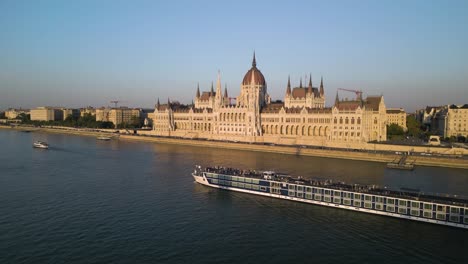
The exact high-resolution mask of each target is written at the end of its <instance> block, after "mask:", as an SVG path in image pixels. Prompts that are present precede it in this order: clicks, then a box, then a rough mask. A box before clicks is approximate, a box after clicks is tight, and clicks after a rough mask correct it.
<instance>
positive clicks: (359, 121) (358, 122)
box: [357, 117, 361, 125]
mask: <svg viewBox="0 0 468 264" xmlns="http://www.w3.org/2000/svg"><path fill="white" fill-rule="evenodd" d="M357 124H358V125H360V124H361V118H360V117H358V118H357Z"/></svg>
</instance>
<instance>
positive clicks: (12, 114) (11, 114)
mask: <svg viewBox="0 0 468 264" xmlns="http://www.w3.org/2000/svg"><path fill="white" fill-rule="evenodd" d="M20 114H26V115H29V114H30V110H29V109H21V108H20V109H14V108H10V109H8V110H6V111H5V118H7V119H16V117H17V116H18V115H20Z"/></svg>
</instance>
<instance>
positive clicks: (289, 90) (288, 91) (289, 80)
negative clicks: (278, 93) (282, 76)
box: [286, 76, 291, 95]
mask: <svg viewBox="0 0 468 264" xmlns="http://www.w3.org/2000/svg"><path fill="white" fill-rule="evenodd" d="M286 94H287V95H290V94H291V78H290V76H288V87H286Z"/></svg>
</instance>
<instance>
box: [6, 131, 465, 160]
mask: <svg viewBox="0 0 468 264" xmlns="http://www.w3.org/2000/svg"><path fill="white" fill-rule="evenodd" d="M0 128H3V129H13V130H19V131H25V130H27V131H31V132H35V131H37V132H46V133H61V134H71V135H77V136H92V137H97V136H102V135H103V133H105V132H102V131H85V130H65V129H57V128H33V127H7V126H0ZM106 134H108V135H113V134H112V133H106ZM114 135H115V134H114ZM119 138H120V139H121V140H126V141H141V142H152V143H163V144H179V145H189V146H195V147H209V148H220V149H234V150H244V151H256V152H265V153H280V154H287V155H301V156H311V157H324V158H335V159H348V160H361V161H373V162H381V163H387V162H391V161H394V160H395V159H398V158H399V155H396V154H383V153H372V152H360V151H345V150H330V149H313V148H302V147H293V146H271V145H258V144H248V143H233V142H220V141H208V140H206V141H205V140H191V139H175V138H163V137H150V136H135V135H119ZM408 162H412V163H414V164H415V165H417V166H433V167H447V168H459V169H468V161H467V160H466V159H461V158H441V157H435V156H410V158H408Z"/></svg>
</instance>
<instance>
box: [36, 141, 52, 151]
mask: <svg viewBox="0 0 468 264" xmlns="http://www.w3.org/2000/svg"><path fill="white" fill-rule="evenodd" d="M33 147H34V148H41V149H48V148H49V144H47V143H45V142H42V141H35V142H34V143H33Z"/></svg>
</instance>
